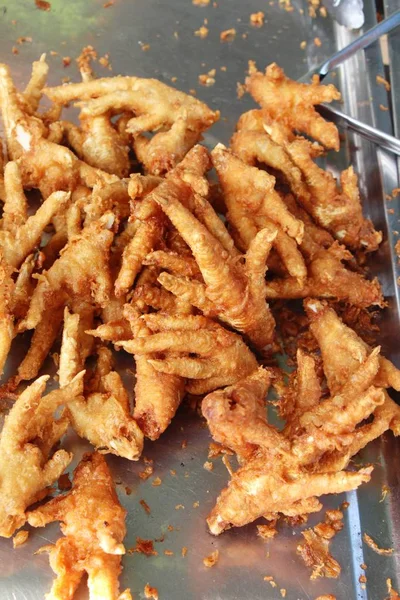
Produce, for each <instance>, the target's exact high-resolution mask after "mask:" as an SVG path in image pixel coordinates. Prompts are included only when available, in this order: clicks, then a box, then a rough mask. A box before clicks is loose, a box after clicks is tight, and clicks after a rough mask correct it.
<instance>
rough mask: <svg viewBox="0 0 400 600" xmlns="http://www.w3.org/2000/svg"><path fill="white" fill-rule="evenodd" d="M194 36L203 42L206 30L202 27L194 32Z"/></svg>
mask: <svg viewBox="0 0 400 600" xmlns="http://www.w3.org/2000/svg"><path fill="white" fill-rule="evenodd" d="M194 35H195V36H197V37H199V38H201V39H202V40H204V38H206V37H207V36H208V28H207V27H205V26H204V25H202V26H201V27H200V28H199V29H197V30H196V31H195V32H194Z"/></svg>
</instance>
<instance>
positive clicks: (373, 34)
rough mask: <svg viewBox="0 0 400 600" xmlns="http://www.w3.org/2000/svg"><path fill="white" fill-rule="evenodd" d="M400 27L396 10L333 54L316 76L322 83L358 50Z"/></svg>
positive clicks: (398, 11)
mask: <svg viewBox="0 0 400 600" xmlns="http://www.w3.org/2000/svg"><path fill="white" fill-rule="evenodd" d="M399 25H400V10H396V11H395V12H394V13H393V14H392V15H390V17H387V18H386V19H383V21H381V22H380V23H378V24H377V25H375V26H374V27H372V28H371V29H369V30H368V31H366V32H365V33H364V34H363V35H361V36H360V37H359V38H357V39H356V40H354V42H351V44H349V45H348V46H346V47H345V48H342V50H339V51H338V52H336V53H335V54H333V55H332V56H331V57H330V58H328V60H326V61H325V62H324V63H323V64H322V65H320V67H319V68H318V70H317V71H315V72H316V74H317V75H319V78H320V80H321V81H322V79H323V78H324V77H325V76H326V75H327V74H328V73H329V71H332V69H334V68H335V67H337V66H338V65H340V64H341V63H342V62H344V61H345V60H347V59H348V58H350V56H353V54H355V53H356V52H357V51H358V50H361V49H362V48H366V47H367V46H369V45H370V44H372V42H375V41H376V40H377V39H378V38H380V37H381V36H382V35H385V33H388V32H389V31H391V30H392V29H395V28H396V27H398V26H399Z"/></svg>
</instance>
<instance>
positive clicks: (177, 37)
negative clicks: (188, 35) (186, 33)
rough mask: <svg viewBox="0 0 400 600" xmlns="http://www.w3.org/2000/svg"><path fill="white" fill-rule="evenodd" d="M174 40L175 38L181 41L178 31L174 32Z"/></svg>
mask: <svg viewBox="0 0 400 600" xmlns="http://www.w3.org/2000/svg"><path fill="white" fill-rule="evenodd" d="M174 38H175V39H176V40H178V39H179V33H178V32H177V31H174Z"/></svg>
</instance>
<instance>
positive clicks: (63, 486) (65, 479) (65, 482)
mask: <svg viewBox="0 0 400 600" xmlns="http://www.w3.org/2000/svg"><path fill="white" fill-rule="evenodd" d="M57 487H58V489H59V490H60V491H62V492H65V491H67V490H70V489H71V488H72V483H71V480H70V478H69V475H68V473H63V474H62V475H60V477H59V478H58V481H57Z"/></svg>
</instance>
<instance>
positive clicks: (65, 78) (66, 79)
mask: <svg viewBox="0 0 400 600" xmlns="http://www.w3.org/2000/svg"><path fill="white" fill-rule="evenodd" d="M70 81H71V77H63V78H62V79H61V83H69V82H70Z"/></svg>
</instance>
